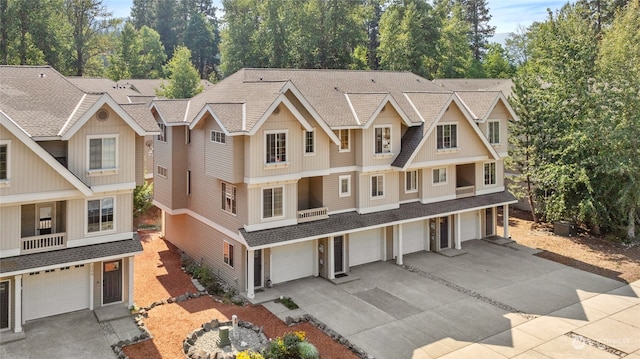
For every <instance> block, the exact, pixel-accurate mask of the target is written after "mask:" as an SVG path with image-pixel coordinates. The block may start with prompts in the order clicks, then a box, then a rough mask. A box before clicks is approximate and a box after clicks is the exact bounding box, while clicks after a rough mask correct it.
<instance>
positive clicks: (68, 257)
mask: <svg viewBox="0 0 640 359" xmlns="http://www.w3.org/2000/svg"><path fill="white" fill-rule="evenodd" d="M140 252H142V244H140V241H139V240H138V239H131V240H122V241H116V242H108V243H101V244H94V245H90V246H82V247H73V248H66V249H60V250H57V251H50V252H41V253H34V254H25V255H19V256H15V257H8V258H2V261H0V273H3V274H5V273H14V272H21V271H22V272H24V271H29V270H31V269H35V268H43V267H48V266H54V265H64V264H65V263H75V262H82V261H87V260H91V259H98V258H106V257H112V256H118V255H134V254H137V253H140Z"/></svg>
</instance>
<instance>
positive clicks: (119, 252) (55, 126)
mask: <svg viewBox="0 0 640 359" xmlns="http://www.w3.org/2000/svg"><path fill="white" fill-rule="evenodd" d="M158 133H159V129H158V126H157V124H156V122H155V120H154V118H153V117H152V116H151V114H150V113H149V111H148V106H147V105H146V104H144V103H130V104H126V105H119V104H118V103H117V102H116V101H115V100H114V99H113V98H112V97H111V96H110V95H108V94H106V93H97V92H88V91H83V90H81V89H80V88H78V87H77V86H75V85H74V84H72V83H71V82H70V81H69V80H68V79H67V78H65V77H64V76H62V75H61V74H60V73H58V72H57V71H55V70H54V69H52V68H51V67H47V66H0V330H7V331H13V332H17V333H19V332H21V331H22V325H23V324H24V323H25V322H26V321H29V320H33V319H38V318H42V317H47V316H51V315H56V314H61V313H67V312H71V311H76V310H81V309H90V310H93V309H95V308H99V307H103V306H107V305H112V304H116V303H117V304H121V305H127V306H131V305H132V304H133V279H134V277H133V268H134V267H133V265H134V261H133V258H134V256H135V255H136V254H138V253H141V251H142V246H141V244H140V242H139V240H137V239H135V238H134V237H135V236H134V232H133V229H132V227H133V219H132V218H133V216H132V214H133V189H134V188H135V186H136V185H141V184H142V183H143V182H144V154H145V136H153V135H157V134H158Z"/></svg>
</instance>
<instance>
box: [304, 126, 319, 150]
mask: <svg viewBox="0 0 640 359" xmlns="http://www.w3.org/2000/svg"><path fill="white" fill-rule="evenodd" d="M314 153H316V141H315V131H314V130H311V131H304V154H305V155H311V154H314Z"/></svg>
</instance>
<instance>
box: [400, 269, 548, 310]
mask: <svg viewBox="0 0 640 359" xmlns="http://www.w3.org/2000/svg"><path fill="white" fill-rule="evenodd" d="M401 267H402V268H403V269H405V270H407V271H409V272H412V273H416V274H418V275H419V276H421V277H424V278H427V279H430V280H432V281H434V282H436V283H438V284H441V285H444V286H445V287H447V288H450V289H453V290H455V291H457V292H459V293H462V294H465V295H467V296H469V297H471V298H475V299H478V300H480V301H482V302H485V303H487V304H490V305H492V306H494V307H496V308H498V309H502V310H504V311H506V312H510V313H515V314H518V315H520V316H522V317H524V318H525V319H527V320H532V319H536V318H538V317H539V315H536V314H530V313H525V312H523V311H521V310H519V309H516V308H514V307H512V306H510V305H508V304H505V303H502V302H499V301H497V300H495V299H493V298H490V297H487V296H485V295H482V294H480V293H478V292H476V291H474V290H471V289H468V288H465V287H463V286H460V285H457V284H455V283H453V282H450V281H448V280H446V279H444V278H440V277H438V276H437V275H435V274H433V273H429V272H425V271H423V270H420V269H418V268H414V267H411V266H408V265H404V264H403V265H401Z"/></svg>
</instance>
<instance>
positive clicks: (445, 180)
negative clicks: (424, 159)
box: [431, 167, 449, 186]
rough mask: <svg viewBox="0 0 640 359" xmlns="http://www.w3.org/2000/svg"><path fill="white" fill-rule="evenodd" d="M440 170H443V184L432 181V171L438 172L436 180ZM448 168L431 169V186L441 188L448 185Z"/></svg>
mask: <svg viewBox="0 0 640 359" xmlns="http://www.w3.org/2000/svg"><path fill="white" fill-rule="evenodd" d="M440 170H444V182H434V181H433V178H434V177H433V171H438V180H439V179H440ZM447 172H449V171H448V167H436V168H432V169H431V185H432V186H443V185H446V184H448V183H449V174H448V173H447Z"/></svg>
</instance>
